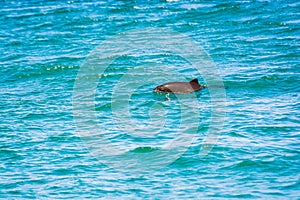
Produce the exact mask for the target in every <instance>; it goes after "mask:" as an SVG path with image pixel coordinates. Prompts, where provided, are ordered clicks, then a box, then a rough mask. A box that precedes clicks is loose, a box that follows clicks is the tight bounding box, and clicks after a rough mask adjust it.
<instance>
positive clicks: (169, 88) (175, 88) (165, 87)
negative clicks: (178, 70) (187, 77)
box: [153, 78, 206, 94]
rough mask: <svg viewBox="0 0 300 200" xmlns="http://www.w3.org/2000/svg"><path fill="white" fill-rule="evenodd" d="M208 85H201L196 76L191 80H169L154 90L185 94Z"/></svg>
mask: <svg viewBox="0 0 300 200" xmlns="http://www.w3.org/2000/svg"><path fill="white" fill-rule="evenodd" d="M204 88H206V86H203V85H200V84H199V82H198V79H197V78H195V79H193V80H191V81H190V82H169V83H165V84H162V85H159V86H157V87H156V88H154V90H153V91H154V92H165V93H174V94H184V93H191V92H196V91H198V90H201V89H204Z"/></svg>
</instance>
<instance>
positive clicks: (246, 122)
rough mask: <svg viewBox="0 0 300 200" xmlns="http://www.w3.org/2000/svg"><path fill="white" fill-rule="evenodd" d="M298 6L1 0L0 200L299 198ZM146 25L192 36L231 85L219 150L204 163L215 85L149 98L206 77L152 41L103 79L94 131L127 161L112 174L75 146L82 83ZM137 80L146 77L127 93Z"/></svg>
mask: <svg viewBox="0 0 300 200" xmlns="http://www.w3.org/2000/svg"><path fill="white" fill-rule="evenodd" d="M299 11H300V3H299V2H297V1H294V0H293V1H292V0H288V1H224V2H223V1H181V0H178V1H108V2H105V1H35V0H29V1H1V2H0V20H1V22H2V23H1V24H0V30H1V32H0V49H1V50H0V113H1V115H0V161H1V162H0V198H2V199H88V198H91V199H230V198H241V199H245V198H251V199H299V198H300V195H299V193H300V173H299V165H300V146H299V145H300V142H299V141H300V135H299V132H300V126H299V110H300V104H299V100H300V99H299V97H300V93H299V92H300V89H299V81H300V76H299V75H300V69H299V63H300V62H299V58H300V48H299V45H300V37H299V35H300V20H299V19H300V12H299ZM149 28H154V29H162V30H165V29H168V30H172V31H176V32H178V33H180V34H183V35H185V36H186V37H188V38H190V39H191V40H193V41H195V42H196V43H197V44H199V46H202V47H203V48H204V50H205V51H206V52H207V53H208V54H209V55H210V57H211V59H212V60H213V61H214V63H215V65H216V68H217V69H218V73H219V76H220V77H221V78H222V80H223V82H222V84H224V86H225V94H226V104H227V107H226V117H225V122H224V125H223V127H222V130H219V131H218V133H219V134H220V135H219V138H218V142H217V143H216V144H215V146H214V148H213V149H212V151H211V152H210V153H209V154H208V155H206V156H205V157H202V158H199V151H200V149H201V147H202V141H203V138H204V137H205V136H206V134H207V131H208V129H209V127H210V126H211V120H212V118H211V115H212V101H211V90H209V89H206V90H203V91H200V92H198V93H197V94H196V96H189V95H187V96H183V97H182V96H181V97H180V98H179V99H178V98H177V97H175V96H168V95H163V94H154V93H153V92H152V89H153V88H154V87H155V86H156V85H158V84H162V83H163V82H165V81H166V78H167V79H168V80H170V81H177V80H178V79H181V80H182V78H183V77H184V78H185V79H186V80H191V79H192V78H195V77H198V78H199V80H200V82H201V83H202V84H206V81H207V80H205V77H203V74H202V75H201V74H199V73H198V72H197V71H196V70H195V68H193V67H192V66H191V64H190V63H189V62H188V61H187V60H185V59H184V58H182V57H180V56H179V55H173V54H172V52H165V51H163V50H162V52H157V51H153V52H151V51H152V49H154V48H155V46H151V44H150V45H148V44H147V43H146V44H147V45H148V46H146V47H145V49H146V50H145V51H134V49H133V52H128V53H126V52H125V53H123V54H122V55H121V56H119V57H116V58H114V59H113V62H112V63H111V64H110V65H109V66H108V67H107V68H106V69H105V71H104V72H103V73H100V74H94V75H96V76H98V77H99V82H98V84H97V90H96V91H94V92H95V96H94V99H95V102H94V103H95V105H94V110H95V113H96V116H95V117H96V119H97V123H96V124H97V125H98V129H93V130H95V131H94V132H93V133H94V135H95V138H96V137H97V136H99V134H100V135H101V134H102V135H105V136H107V137H108V139H109V141H110V142H111V143H112V144H114V145H115V146H117V147H118V150H119V151H120V152H121V154H120V155H118V156H106V157H105V161H110V159H111V160H112V161H116V162H118V161H120V162H121V163H120V162H119V163H118V167H115V166H114V165H111V164H107V163H104V162H102V159H103V157H102V154H105V155H108V154H107V153H106V152H104V153H103V152H98V154H97V153H95V152H93V150H92V149H91V148H90V147H91V146H88V147H87V145H86V144H87V143H88V142H89V141H91V139H86V138H81V137H79V136H80V135H79V134H78V124H77V123H75V119H76V112H74V109H73V108H74V102H73V98H74V85H75V80H76V77H77V75H78V72H79V71H80V69H81V68H82V66H83V63H84V62H85V60H86V58H87V56H88V55H90V53H91V52H93V50H95V48H97V47H98V48H99V45H101V44H103V42H104V41H107V40H108V39H109V38H110V37H112V36H114V35H120V34H121V35H122V34H123V33H124V32H125V31H131V30H135V29H139V30H145V29H147V30H149ZM162 34H163V31H162ZM136 38H137V40H136V41H139V39H141V38H143V35H136ZM143 39H144V40H145V38H143ZM146 39H148V38H146ZM164 39H166V40H167V39H168V38H164ZM149 40H151V38H149ZM134 42H135V41H133V43H134ZM179 44H180V43H179ZM100 48H101V46H100ZM105 48H106V49H107V50H108V51H109V50H112V51H113V50H116V49H118V48H120V47H118V46H116V45H115V46H111V47H109V48H107V46H105ZM182 51H187V49H186V48H182ZM149 52H150V53H149ZM108 57H109V56H108ZM104 59H105V58H104ZM140 66H142V67H141V68H140ZM173 72H174V73H175V72H176V73H180V74H181V75H182V77H179V76H177V75H176V74H175V75H174V74H172V73H173ZM160 75H161V76H160ZM128 76H129V77H130V78H129V79H130V80H131V81H132V80H135V79H136V80H139V82H136V83H133V84H128V82H127V81H126V80H128V79H125V78H126V77H128ZM122 78H124V79H122ZM91 80H92V79H89V78H88V77H87V82H89V81H91ZM141 80H142V84H141V82H140V81H141ZM92 83H94V82H92ZM115 86H118V87H115ZM114 89H115V90H117V91H119V92H121V93H120V94H119V93H114V91H115V90H114ZM114 95H116V96H114ZM118 95H119V96H118ZM126 95H127V96H126ZM180 99H181V101H180ZM181 102H184V105H186V106H187V107H188V108H189V109H191V111H189V110H187V109H186V108H185V106H183V105H182V104H181ZM120 105H121V106H120ZM122 105H124V106H128V108H129V115H128V116H126V112H125V111H126V108H125V109H124V107H123V106H122ZM75 111H76V110H75ZM74 113H75V114H74ZM190 113H191V114H190ZM195 113H196V117H195ZM77 114H78V113H77ZM192 114H193V115H192ZM124 116H125V117H124ZM161 116H163V117H161ZM190 116H192V117H190ZM86 117H87V119H88V117H89V116H88V115H87V116H86ZM128 119H129V121H126V120H128ZM87 121H88V120H87ZM149 121H150V122H153V124H154V125H153V124H152V125H153V126H151V124H150V126H149ZM127 122H128V123H127ZM132 122H133V123H132ZM86 123H90V124H91V126H93V125H94V124H95V122H86ZM160 124H165V125H164V126H163V128H161V127H160V126H158V125H160ZM135 125H136V126H135ZM180 125H182V126H180ZM195 127H196V130H195V129H194V128H195ZM87 130H89V131H90V130H91V129H87ZM97 130H98V131H99V132H97ZM182 130H183V131H182ZM180 131H182V132H180ZM194 132H195V133H196V134H195V136H194V137H193V142H192V143H191V144H189V145H188V148H187V149H186V151H184V152H182V154H180V155H179V156H178V157H176V158H175V160H174V161H172V162H171V163H169V164H168V165H166V166H164V165H163V164H162V166H161V168H158V169H155V170H152V171H151V172H146V171H147V170H144V171H145V172H144V171H143V170H140V171H138V172H136V171H134V170H127V171H125V172H124V171H122V164H123V165H124V168H126V167H128V166H130V165H131V164H132V163H130V161H132V160H130V158H132V157H135V158H136V160H134V161H137V162H138V164H139V168H140V169H147V166H148V165H149V164H151V163H152V162H156V161H157V159H161V160H159V162H158V163H163V161H164V160H167V161H168V159H169V158H172V156H173V155H174V154H173V153H174V152H173V151H172V150H170V151H166V152H164V153H163V156H164V157H163V158H161V157H159V158H156V157H153V160H151V159H150V161H149V159H147V158H149V155H151V153H153V152H154V153H155V152H157V151H159V150H160V149H161V148H163V145H164V144H166V143H168V142H170V141H172V139H174V138H176V136H177V134H191V133H194ZM188 138H189V137H188ZM100 140H101V138H100ZM100 140H98V142H100V144H101V145H102V143H101V141H100ZM96 142H97V140H96V141H93V142H92V143H91V144H92V145H95V146H94V147H95V148H96V147H97V145H96ZM147 155H148V157H147ZM144 158H146V159H144Z"/></svg>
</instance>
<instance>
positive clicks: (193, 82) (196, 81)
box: [190, 78, 199, 85]
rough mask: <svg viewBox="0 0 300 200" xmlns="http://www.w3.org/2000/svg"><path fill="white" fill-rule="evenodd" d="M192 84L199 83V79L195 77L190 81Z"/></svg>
mask: <svg viewBox="0 0 300 200" xmlns="http://www.w3.org/2000/svg"><path fill="white" fill-rule="evenodd" d="M190 84H191V85H199V82H198V79H197V78H194V79H193V80H191V81H190Z"/></svg>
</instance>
